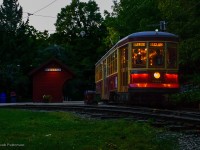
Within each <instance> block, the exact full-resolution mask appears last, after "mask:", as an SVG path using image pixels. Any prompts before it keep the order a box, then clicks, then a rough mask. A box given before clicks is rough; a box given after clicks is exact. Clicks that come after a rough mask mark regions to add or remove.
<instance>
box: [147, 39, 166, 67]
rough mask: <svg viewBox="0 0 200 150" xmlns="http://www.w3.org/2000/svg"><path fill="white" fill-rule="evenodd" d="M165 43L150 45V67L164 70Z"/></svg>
mask: <svg viewBox="0 0 200 150" xmlns="http://www.w3.org/2000/svg"><path fill="white" fill-rule="evenodd" d="M164 54H165V53H164V43H150V46H149V67H150V68H154V67H156V68H162V67H164V66H165V55H164Z"/></svg>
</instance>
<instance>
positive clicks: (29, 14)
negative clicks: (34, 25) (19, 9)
mask: <svg viewBox="0 0 200 150" xmlns="http://www.w3.org/2000/svg"><path fill="white" fill-rule="evenodd" d="M56 1H57V0H54V1H52V2H51V3H49V4H48V5H46V6H44V7H42V8H40V9H38V10H36V11H35V12H34V13H28V12H27V14H28V16H27V17H24V18H23V19H25V18H28V17H29V16H31V15H35V14H36V13H38V12H40V11H42V10H43V9H46V8H47V7H49V6H50V5H52V4H53V3H55V2H56ZM35 16H40V17H51V18H54V17H52V16H42V15H35Z"/></svg>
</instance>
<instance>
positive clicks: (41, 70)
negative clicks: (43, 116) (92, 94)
mask: <svg viewBox="0 0 200 150" xmlns="http://www.w3.org/2000/svg"><path fill="white" fill-rule="evenodd" d="M30 75H31V76H32V81H33V102H44V97H45V96H47V97H48V96H50V102H63V86H64V84H65V83H66V82H67V81H68V80H70V79H72V78H73V77H74V74H73V72H71V71H70V70H69V69H68V67H67V66H66V65H64V64H62V63H61V62H60V61H58V60H57V59H54V58H53V59H50V60H48V61H47V62H45V63H44V64H42V65H41V66H39V67H38V68H36V69H34V70H32V71H31V72H30Z"/></svg>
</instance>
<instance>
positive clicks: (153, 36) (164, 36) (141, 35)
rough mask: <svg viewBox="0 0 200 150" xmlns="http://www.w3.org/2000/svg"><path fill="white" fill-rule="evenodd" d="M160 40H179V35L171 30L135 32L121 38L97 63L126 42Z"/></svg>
mask: <svg viewBox="0 0 200 150" xmlns="http://www.w3.org/2000/svg"><path fill="white" fill-rule="evenodd" d="M160 40H163V41H173V42H178V41H179V38H178V36H177V35H175V34H172V33H169V32H160V31H143V32H135V33H132V34H130V35H128V36H126V37H124V38H122V39H121V40H119V41H118V42H117V43H116V44H115V45H114V46H113V47H112V48H111V49H110V50H109V51H107V52H106V54H105V55H104V56H103V57H101V59H99V61H98V62H97V63H96V64H95V65H97V64H99V62H101V61H103V60H104V58H106V56H108V55H109V53H110V52H111V51H113V49H116V48H117V47H121V46H123V45H124V44H126V43H129V42H132V41H160Z"/></svg>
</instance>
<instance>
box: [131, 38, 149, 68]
mask: <svg viewBox="0 0 200 150" xmlns="http://www.w3.org/2000/svg"><path fill="white" fill-rule="evenodd" d="M146 54H147V48H146V43H144V42H133V49H132V68H144V67H146V62H147V57H146Z"/></svg>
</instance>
